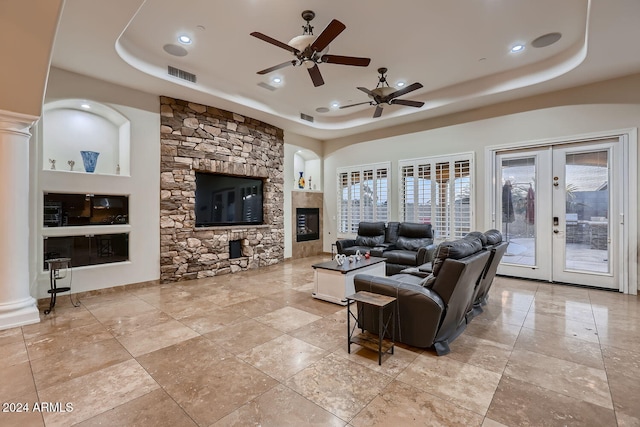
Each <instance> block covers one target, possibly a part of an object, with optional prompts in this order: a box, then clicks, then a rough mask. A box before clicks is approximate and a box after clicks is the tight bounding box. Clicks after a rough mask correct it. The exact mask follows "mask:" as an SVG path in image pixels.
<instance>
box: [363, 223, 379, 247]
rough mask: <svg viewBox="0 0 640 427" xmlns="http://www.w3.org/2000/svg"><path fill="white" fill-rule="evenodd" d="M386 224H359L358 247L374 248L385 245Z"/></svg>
mask: <svg viewBox="0 0 640 427" xmlns="http://www.w3.org/2000/svg"><path fill="white" fill-rule="evenodd" d="M384 235H385V226H384V222H382V221H378V222H361V223H360V224H358V235H357V236H356V245H357V246H368V247H374V246H378V245H379V244H381V243H384Z"/></svg>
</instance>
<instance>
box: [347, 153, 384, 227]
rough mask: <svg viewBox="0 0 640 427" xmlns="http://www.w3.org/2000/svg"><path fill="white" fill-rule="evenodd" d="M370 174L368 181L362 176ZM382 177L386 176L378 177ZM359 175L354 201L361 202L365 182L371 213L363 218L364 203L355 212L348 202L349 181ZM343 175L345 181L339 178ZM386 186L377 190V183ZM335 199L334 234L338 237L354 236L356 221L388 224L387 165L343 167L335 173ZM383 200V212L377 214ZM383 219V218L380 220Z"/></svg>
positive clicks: (350, 186) (350, 194)
mask: <svg viewBox="0 0 640 427" xmlns="http://www.w3.org/2000/svg"><path fill="white" fill-rule="evenodd" d="M368 172H371V173H372V174H371V178H370V179H367V178H366V175H365V173H368ZM381 173H382V174H386V176H382V177H381V176H380V174H381ZM356 174H359V181H358V182H357V183H356V185H358V184H359V185H358V193H357V194H358V200H359V201H360V200H362V195H363V194H365V192H364V191H363V190H364V186H365V183H366V182H368V181H372V189H371V192H370V193H367V194H370V195H371V212H370V214H369V213H367V214H366V215H365V208H366V206H367V205H365V204H364V203H360V202H359V203H358V206H359V209H358V210H357V212H356V211H355V210H354V204H353V203H352V201H353V200H354V199H352V195H353V193H354V192H352V186H353V184H352V181H353V180H354V176H355V175H356ZM343 175H346V181H345V180H344V179H343V178H342V176H343ZM383 180H384V182H386V185H385V186H384V187H382V186H380V182H382V181H383ZM336 187H337V188H336V199H337V204H336V205H337V218H338V220H337V232H338V236H340V237H343V236H353V235H355V234H357V231H358V224H359V223H360V221H384V222H385V223H386V222H388V221H389V218H390V215H391V203H390V200H389V197H390V191H389V190H390V188H391V162H380V163H372V164H366V165H357V166H346V167H340V168H337V169H336ZM345 189H346V190H347V192H348V194H347V209H346V210H345V211H343V192H344V190H345ZM381 196H384V199H385V200H386V209H384V208H383V209H382V210H381V206H380V205H379V199H380V198H381ZM381 216H384V218H381Z"/></svg>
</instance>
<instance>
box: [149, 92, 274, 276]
mask: <svg viewBox="0 0 640 427" xmlns="http://www.w3.org/2000/svg"><path fill="white" fill-rule="evenodd" d="M160 119H161V121H160V144H161V165H160V173H161V179H160V281H161V282H163V283H166V282H174V281H178V280H189V279H197V278H203V277H209V276H216V275H219V274H227V273H235V272H237V271H241V270H247V269H252V268H257V267H259V266H261V265H268V264H275V263H278V262H280V261H282V260H283V259H284V212H283V207H284V192H283V189H284V178H283V177H284V175H283V171H284V141H283V131H282V129H279V128H276V127H274V126H271V125H268V124H266V123H263V122H260V121H258V120H254V119H251V118H248V117H243V116H241V115H238V114H235V113H231V112H228V111H224V110H220V109H217V108H214V107H208V106H205V105H200V104H194V103H191V102H188V101H181V100H176V99H173V98H168V97H164V96H162V97H160ZM196 171H203V172H217V173H222V174H227V175H239V176H249V177H258V178H264V179H265V181H264V186H263V188H264V190H263V191H264V210H263V213H264V225H258V226H229V227H198V228H196V227H195V210H194V209H195V189H196V187H195V185H196V183H195V172H196ZM229 240H241V241H242V255H243V256H242V257H241V258H235V259H229Z"/></svg>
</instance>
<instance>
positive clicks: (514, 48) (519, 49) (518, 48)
mask: <svg viewBox="0 0 640 427" xmlns="http://www.w3.org/2000/svg"><path fill="white" fill-rule="evenodd" d="M523 50H524V45H523V44H516V45H513V46H512V47H511V52H512V53H516V52H522V51H523Z"/></svg>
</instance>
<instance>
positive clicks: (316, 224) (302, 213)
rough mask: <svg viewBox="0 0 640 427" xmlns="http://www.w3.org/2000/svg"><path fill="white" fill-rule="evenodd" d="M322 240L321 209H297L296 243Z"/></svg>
mask: <svg viewBox="0 0 640 427" xmlns="http://www.w3.org/2000/svg"><path fill="white" fill-rule="evenodd" d="M318 239H320V209H319V208H296V242H307V241H309V240H318Z"/></svg>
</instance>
